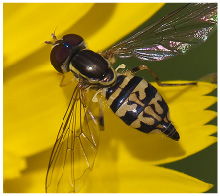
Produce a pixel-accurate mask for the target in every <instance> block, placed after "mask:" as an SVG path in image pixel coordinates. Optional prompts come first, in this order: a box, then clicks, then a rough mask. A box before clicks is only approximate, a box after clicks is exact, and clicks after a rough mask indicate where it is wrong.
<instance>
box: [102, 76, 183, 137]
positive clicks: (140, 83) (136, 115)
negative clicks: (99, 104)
mask: <svg viewBox="0 0 220 196" xmlns="http://www.w3.org/2000/svg"><path fill="white" fill-rule="evenodd" d="M105 98H106V100H107V103H108V104H109V106H110V108H111V109H112V111H113V112H114V113H115V114H116V115H117V116H119V117H120V118H121V119H122V120H123V121H124V122H125V123H126V124H127V125H130V126H131V127H133V128H135V129H138V130H140V131H143V132H145V133H148V132H150V131H152V130H155V129H159V130H160V131H162V132H163V133H165V134H166V135H167V136H169V137H170V138H172V139H174V140H179V134H178V132H177V131H176V129H175V128H174V126H173V125H172V123H171V122H170V120H169V116H168V115H169V111H168V110H169V109H168V106H167V104H166V102H165V101H164V100H163V98H162V97H161V95H160V94H159V93H158V91H157V89H156V88H154V87H153V86H152V85H151V84H149V83H148V82H147V81H145V80H144V79H142V78H140V77H137V76H132V75H131V76H125V75H119V76H118V78H117V81H116V83H115V85H114V86H111V87H109V88H106V90H105Z"/></svg>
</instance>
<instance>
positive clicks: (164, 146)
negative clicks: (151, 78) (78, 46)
mask: <svg viewBox="0 0 220 196" xmlns="http://www.w3.org/2000/svg"><path fill="white" fill-rule="evenodd" d="M161 6H163V4H122V3H118V4H92V3H90V4H48V3H47V4H35V3H34V4H15V3H11V4H7V3H5V4H4V185H5V187H4V192H16V193H17V192H21V193H22V192H27V193H39V192H44V191H45V190H44V182H45V175H46V169H47V163H48V159H49V155H50V153H51V149H52V146H53V144H54V140H55V137H56V134H57V131H58V129H59V126H60V124H61V120H62V117H63V116H62V115H63V114H64V111H65V108H66V106H67V104H68V101H69V98H70V95H71V92H72V86H66V87H63V88H61V87H60V86H59V83H60V80H61V76H60V74H58V73H56V71H55V70H54V69H53V67H52V66H51V65H50V62H49V53H50V48H49V47H48V46H46V45H45V44H44V41H45V40H48V37H49V35H50V34H51V32H53V31H54V29H55V28H56V34H57V36H58V37H60V36H62V35H64V34H67V33H77V34H80V35H82V36H83V37H84V38H85V40H86V42H87V43H88V46H89V48H90V49H92V50H94V51H101V50H103V49H105V48H106V47H108V46H110V45H111V44H113V43H114V42H115V41H117V40H119V39H120V38H122V37H123V36H125V35H126V34H128V33H129V32H131V31H132V30H133V29H135V28H136V27H138V26H139V25H140V24H141V23H143V22H144V21H145V20H147V19H148V18H150V17H151V16H152V15H153V14H154V13H155V12H157V10H158V9H159V8H160V7H161ZM128 21H129V22H128ZM125 24H126V25H125ZM153 85H155V86H156V84H154V83H153ZM156 87H157V86H156ZM157 88H158V90H159V92H160V93H161V94H162V95H163V96H164V98H165V100H166V101H167V103H168V105H169V106H170V111H171V119H172V121H173V122H174V124H175V126H176V128H177V130H178V131H179V133H180V135H181V140H180V142H175V141H171V140H170V139H168V138H166V137H165V136H164V135H162V134H156V133H154V134H153V133H152V134H144V133H141V132H138V131H136V130H134V129H132V128H130V127H128V126H127V125H125V124H124V123H123V122H121V120H120V119H119V118H117V117H116V116H115V115H114V114H113V113H112V112H111V111H110V109H106V110H105V117H106V118H105V124H106V129H105V131H104V132H102V133H101V138H102V140H101V143H100V147H99V153H98V155H97V159H96V164H95V168H94V169H93V171H92V172H91V175H90V176H89V177H88V179H87V180H86V182H85V187H84V188H83V189H82V192H163V193H166V192H181V193H182V192H195V193H196V192H205V191H207V190H209V189H210V188H211V187H212V185H210V184H208V183H205V182H203V181H201V180H198V179H196V178H193V177H191V176H188V175H186V174H184V173H181V172H177V171H174V170H171V169H165V168H163V167H161V166H158V165H159V164H164V163H170V162H173V161H176V160H181V159H183V158H185V157H188V156H190V155H192V154H194V153H197V152H199V151H201V150H203V149H205V148H206V147H208V146H210V145H211V144H213V143H215V142H216V138H215V137H214V136H210V135H212V134H213V133H215V132H216V126H213V125H205V124H206V123H207V122H209V121H210V120H212V119H213V118H215V116H216V113H215V112H213V111H210V110H205V109H206V108H208V107H209V106H211V105H212V104H214V103H215V102H216V98H215V97H212V96H206V94H208V93H210V92H211V91H213V90H214V89H215V88H216V86H215V85H214V84H209V83H203V82H200V83H199V84H198V86H190V87H172V88H161V87H157ZM198 103H199V104H198ZM192 106H193V107H192ZM186 108H187V110H186ZM111 125H114V127H112V126H111Z"/></svg>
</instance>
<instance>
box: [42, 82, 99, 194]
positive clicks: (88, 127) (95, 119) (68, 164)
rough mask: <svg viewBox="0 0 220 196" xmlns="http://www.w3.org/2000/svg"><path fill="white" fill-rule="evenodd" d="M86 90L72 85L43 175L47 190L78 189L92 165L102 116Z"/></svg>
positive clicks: (69, 190) (73, 190) (67, 190)
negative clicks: (70, 95) (45, 173)
mask: <svg viewBox="0 0 220 196" xmlns="http://www.w3.org/2000/svg"><path fill="white" fill-rule="evenodd" d="M86 96H87V91H85V90H83V89H81V88H80V87H79V85H77V86H76V88H75V89H74V92H73V95H72V98H71V101H70V103H69V106H68V109H67V111H66V113H65V116H64V119H63V123H62V125H61V127H60V130H59V133H58V135H57V139H56V142H55V144H54V147H53V150H52V153H51V157H50V160H49V165H48V170H47V176H46V184H45V188H46V192H49V193H54V192H55V193H68V192H78V191H79V189H80V188H81V186H82V184H83V180H84V179H85V177H86V174H87V173H88V172H89V171H90V170H91V169H92V168H93V164H94V160H95V157H96V153H97V149H98V144H99V143H98V140H99V130H100V129H102V127H103V125H102V121H103V117H102V116H101V115H102V113H100V110H99V105H97V104H98V103H93V102H92V101H91V99H90V100H89V99H87V97H86Z"/></svg>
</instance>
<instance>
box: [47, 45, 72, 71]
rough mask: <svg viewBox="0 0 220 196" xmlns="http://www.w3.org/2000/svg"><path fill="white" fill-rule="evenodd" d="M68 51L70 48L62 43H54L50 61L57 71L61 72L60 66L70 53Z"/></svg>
mask: <svg viewBox="0 0 220 196" xmlns="http://www.w3.org/2000/svg"><path fill="white" fill-rule="evenodd" d="M70 52H71V49H70V48H68V47H66V46H64V45H63V44H59V45H56V46H54V47H53V49H52V50H51V53H50V62H51V64H52V65H53V66H54V68H55V69H56V70H57V71H58V72H60V73H63V70H62V68H61V66H62V65H63V63H64V62H65V60H66V59H67V58H68V56H69V55H70Z"/></svg>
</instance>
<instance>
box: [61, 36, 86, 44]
mask: <svg viewBox="0 0 220 196" xmlns="http://www.w3.org/2000/svg"><path fill="white" fill-rule="evenodd" d="M63 42H65V43H68V44H69V45H71V46H72V47H75V46H79V45H80V44H81V43H82V42H83V38H82V37H81V36H79V35H76V34H67V35H64V36H63Z"/></svg>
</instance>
